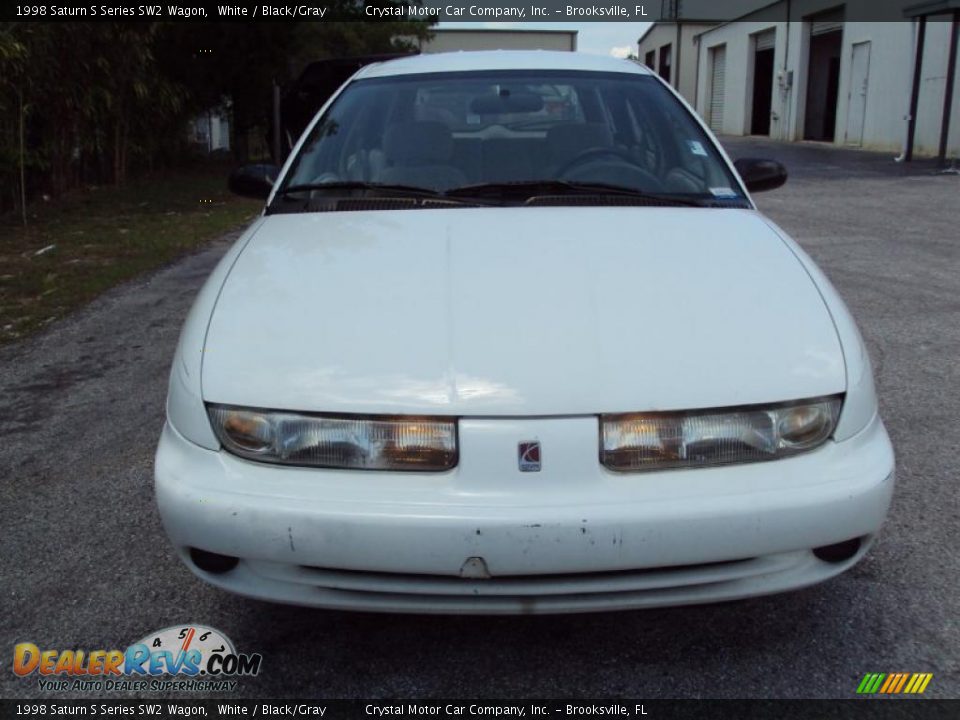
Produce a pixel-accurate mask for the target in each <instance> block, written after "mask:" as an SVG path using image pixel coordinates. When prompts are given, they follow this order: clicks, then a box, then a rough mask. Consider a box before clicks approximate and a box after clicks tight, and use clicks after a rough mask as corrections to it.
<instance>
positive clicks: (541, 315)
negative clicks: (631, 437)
mask: <svg viewBox="0 0 960 720" xmlns="http://www.w3.org/2000/svg"><path fill="white" fill-rule="evenodd" d="M844 383H845V373H844V363H843V354H842V350H841V347H840V344H839V340H838V338H837V333H836V331H835V329H834V325H833V322H832V319H831V317H830V314H829V313H828V311H827V309H826V306H825V305H824V302H823V300H822V298H821V296H820V294H819V291H818V289H817V287H816V286H815V285H814V284H813V282H812V280H811V279H810V277H809V275H808V274H807V272H806V271H805V270H804V268H803V267H802V266H801V264H800V262H799V261H798V260H797V259H796V257H795V256H794V255H793V253H792V252H791V251H790V250H789V248H788V247H787V246H786V245H785V244H784V243H783V242H782V241H781V239H780V238H779V237H778V236H777V234H776V233H775V232H774V231H773V229H772V228H771V227H770V226H769V225H768V224H767V223H766V221H765V220H764V219H763V217H762V216H761V215H760V214H759V213H756V212H754V211H749V210H732V209H731V210H711V209H698V208H642V209H638V208H504V209H496V210H493V209H485V208H479V209H478V208H462V209H442V210H406V211H378V212H332V213H308V214H292V215H274V216H269V217H267V218H266V219H265V220H264V223H263V226H262V227H261V228H260V230H259V232H257V233H256V235H255V236H254V238H253V239H252V240H251V241H250V243H249V245H248V246H247V247H246V248H245V249H244V251H243V252H242V253H241V254H240V256H239V258H238V259H237V261H236V263H235V265H234V267H233V269H232V270H231V272H230V274H229V276H228V278H227V280H226V281H225V283H224V286H223V288H222V290H221V293H220V297H219V299H218V301H217V303H216V307H215V309H214V311H213V315H212V317H211V320H210V326H209V329H208V332H207V337H206V343H205V347H204V353H203V370H202V389H203V396H204V399H205V400H207V401H212V402H218V403H228V404H236V405H245V406H251V407H261V408H281V409H290V410H305V411H328V412H352V413H387V414H391V413H424V414H450V415H476V416H483V415H485V416H496V415H505V414H511V415H518V414H519V415H567V414H593V413H600V412H626V411H637V410H666V409H692V408H705V407H721V406H734V405H744V404H753V403H766V402H776V401H782V400H791V399H799V398H805V397H813V396H819V395H827V394H832V393H837V392H842V391H843V390H844Z"/></svg>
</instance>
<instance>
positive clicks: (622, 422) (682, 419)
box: [600, 396, 842, 472]
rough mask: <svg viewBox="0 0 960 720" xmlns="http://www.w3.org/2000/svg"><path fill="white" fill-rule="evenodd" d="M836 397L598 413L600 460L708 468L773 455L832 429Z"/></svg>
mask: <svg viewBox="0 0 960 720" xmlns="http://www.w3.org/2000/svg"><path fill="white" fill-rule="evenodd" d="M841 404H842V399H841V398H840V397H839V396H838V397H829V398H820V399H816V400H805V401H801V402H795V403H789V404H783V405H776V406H765V407H756V406H755V407H749V408H741V409H734V410H706V411H701V410H698V411H694V412H663V413H637V414H629V415H602V416H601V417H600V442H601V447H600V460H601V462H602V463H603V464H604V465H605V466H606V467H608V468H609V469H610V470H618V471H625V472H629V471H639V470H663V469H666V468H690V467H706V466H710V465H722V464H728V463H746V462H757V461H760V460H775V459H777V458H782V457H786V456H789V455H795V454H797V453H801V452H805V451H807V450H812V449H814V448H816V447H818V446H820V445H822V444H823V443H824V442H826V440H827V439H828V438H829V437H830V435H831V434H832V433H833V429H834V426H835V425H836V422H837V417H838V416H839V414H840V405H841Z"/></svg>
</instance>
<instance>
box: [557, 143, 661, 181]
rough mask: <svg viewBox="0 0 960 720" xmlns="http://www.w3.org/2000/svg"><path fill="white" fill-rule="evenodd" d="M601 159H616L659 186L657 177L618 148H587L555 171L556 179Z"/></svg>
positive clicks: (625, 151)
mask: <svg viewBox="0 0 960 720" xmlns="http://www.w3.org/2000/svg"><path fill="white" fill-rule="evenodd" d="M603 157H612V158H616V159H617V160H619V161H620V162H621V163H623V164H624V165H629V166H630V170H631V171H632V172H636V173H638V174H639V175H641V176H642V177H643V178H644V180H646V181H648V182H651V183H652V184H654V185H655V186H659V185H660V184H661V183H660V180H659V179H658V178H657V176H656V175H654V174H653V173H651V172H650V171H649V170H648V169H647V168H645V167H644V166H643V165H641V164H640V163H639V162H638V161H637V160H636V159H635V158H634V157H633V155H631V154H630V153H629V152H628V151H627V150H621V149H620V148H615V147H595V148H588V149H587V150H584V151H583V152H581V153H578V154H577V155H575V156H574V157H573V158H572V159H571V160H569V161H568V162H566V163H564V165H563V166H562V167H561V168H560V169H559V170H557V177H560V178H563V177H565V176H566V175H568V174H569V173H571V172H573V171H574V170H575V169H577V168H579V167H580V166H581V165H588V164H590V163H592V162H596V161H597V159H599V158H603Z"/></svg>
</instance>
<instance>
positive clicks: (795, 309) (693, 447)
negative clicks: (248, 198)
mask: <svg viewBox="0 0 960 720" xmlns="http://www.w3.org/2000/svg"><path fill="white" fill-rule="evenodd" d="M785 178H786V174H785V171H784V169H783V167H782V166H780V165H779V164H778V163H776V162H772V161H767V160H739V161H738V162H737V163H736V164H732V163H731V162H730V161H729V160H728V158H727V157H726V155H725V154H724V152H723V151H722V149H721V148H720V147H719V145H718V144H717V142H716V140H715V139H714V138H713V137H712V136H711V134H710V132H709V131H708V130H707V129H706V128H705V127H704V125H703V124H702V123H701V122H700V121H699V120H698V119H697V117H696V116H695V115H694V114H693V112H692V111H691V110H690V108H689V107H687V106H686V105H685V104H684V102H683V101H682V100H681V99H680V98H679V97H678V96H677V95H676V94H675V93H674V92H673V91H672V90H671V89H670V88H669V87H667V86H666V85H665V84H664V83H663V82H662V81H661V80H660V79H659V78H657V77H656V76H654V75H653V74H652V73H650V72H649V71H648V70H647V69H645V68H643V67H641V66H640V65H638V64H635V63H632V62H628V61H620V60H615V59H612V58H601V57H590V56H586V55H580V54H575V53H550V52H476V53H456V54H451V55H431V56H411V57H407V58H401V59H397V60H392V61H389V62H384V63H379V64H374V65H368V66H366V67H364V68H362V69H361V70H359V71H358V72H357V73H356V74H355V75H354V76H353V77H352V78H350V80H349V81H348V82H347V83H345V85H344V86H343V87H341V88H340V90H339V91H338V92H337V93H335V94H334V96H333V97H332V98H330V100H329V101H328V102H327V103H326V105H325V106H324V107H323V108H322V109H321V110H320V111H319V113H318V114H317V116H316V118H315V119H314V121H313V123H312V124H311V125H310V126H309V127H308V128H307V130H306V131H305V132H304V135H303V137H302V138H301V139H300V142H299V143H298V144H297V145H296V147H295V148H294V149H293V152H292V154H291V156H290V158H289V159H288V160H287V162H286V165H285V166H284V168H283V169H282V170H277V169H276V168H272V169H271V168H270V167H267V166H262V165H261V166H247V167H245V168H241V169H240V170H238V171H236V172H235V173H234V175H233V176H232V178H231V184H232V187H233V188H234V189H235V190H237V191H239V192H241V193H245V194H248V195H258V196H260V197H264V198H266V199H267V203H266V207H265V210H264V212H263V215H262V216H261V217H259V218H258V219H257V220H256V221H255V222H254V223H253V224H252V225H251V226H250V227H249V229H248V230H247V231H246V232H245V233H244V234H243V236H242V237H241V238H240V239H239V240H238V241H237V242H236V244H235V245H234V247H233V248H232V249H231V250H230V251H229V252H228V253H227V254H226V256H225V257H224V258H223V260H222V262H221V263H220V265H219V266H218V267H217V268H216V270H215V271H214V272H213V274H212V275H211V276H210V278H209V280H208V281H207V283H206V285H205V287H204V288H203V290H202V291H201V292H200V294H199V296H198V297H197V299H196V302H195V304H194V306H193V309H192V311H191V312H190V315H189V317H188V318H187V321H186V324H185V326H184V328H183V332H182V335H181V338H180V343H179V346H178V349H177V352H176V357H175V359H174V362H173V369H172V372H171V377H170V389H169V398H168V402H167V423H166V426H165V427H164V430H163V435H162V437H161V439H160V445H159V448H158V451H157V458H156V494H157V502H158V504H159V508H160V513H161V516H162V518H163V522H164V525H165V528H166V530H167V533H168V534H169V536H170V538H171V540H172V542H173V544H174V546H175V547H176V550H177V552H178V553H179V554H180V556H181V557H182V558H183V560H184V562H185V563H186V564H187V565H188V566H189V567H190V569H191V570H193V571H194V572H195V573H196V574H197V575H199V576H200V577H201V578H203V579H204V580H206V581H208V582H210V583H213V584H214V585H217V586H219V587H221V588H223V589H225V590H230V591H233V592H236V593H240V594H242V595H246V596H250V597H254V598H262V599H266V600H273V601H278V602H285V603H296V604H302V605H314V606H320V607H328V608H347V609H357V610H385V611H386V610H389V611H410V612H449V613H456V612H475V613H514V612H573V611H588V610H619V609H626V608H636V607H649V606H660V605H680V604H688V603H698V602H709V601H718V600H729V599H733V598H743V597H748V596H754V595H762V594H766V593H774V592H779V591H782V590H789V589H794V588H800V587H803V586H806V585H810V584H812V583H816V582H819V581H821V580H825V579H827V578H830V577H832V576H834V575H837V574H838V573H841V572H843V571H844V570H846V569H848V568H849V567H851V566H852V565H853V564H854V563H856V562H857V561H858V560H859V559H860V558H861V557H863V554H864V553H865V552H866V551H867V549H868V548H869V546H870V544H871V542H872V541H873V539H874V537H875V535H876V533H877V532H878V530H879V528H880V526H881V524H882V522H883V519H884V516H885V515H886V512H887V508H888V505H889V503H890V497H891V493H892V490H893V483H894V457H893V450H892V448H891V445H890V441H889V439H888V437H887V433H886V431H885V429H884V426H883V424H882V422H881V420H880V417H879V416H878V413H877V398H876V395H875V391H874V385H873V379H872V373H871V368H870V361H869V359H868V357H867V352H866V350H865V348H864V343H863V341H862V339H861V337H860V334H859V332H858V330H857V328H856V326H855V324H854V321H853V319H852V318H851V316H850V313H849V312H848V310H847V308H846V307H845V306H844V303H843V302H842V300H841V299H840V297H839V296H838V294H837V292H836V291H835V290H834V288H833V287H832V286H831V285H830V283H829V282H828V281H827V279H826V278H825V277H824V275H823V273H822V272H821V271H820V270H819V269H818V268H817V267H816V266H815V265H814V263H813V262H812V261H811V260H810V258H809V257H808V256H807V255H806V254H805V253H804V252H803V250H801V249H800V247H798V245H797V244H796V243H794V242H793V241H792V240H791V239H790V238H789V237H787V236H786V234H785V233H784V232H783V231H782V230H780V229H779V228H777V227H776V226H775V225H774V224H773V223H772V222H770V221H769V220H768V219H766V218H765V217H764V216H763V215H762V214H760V213H759V212H758V211H757V209H756V207H755V205H754V203H753V201H752V200H751V197H750V195H749V192H750V191H758V190H764V189H770V188H773V187H776V186H778V185H780V184H782V183H783V181H784V180H785ZM811 211H813V209H811Z"/></svg>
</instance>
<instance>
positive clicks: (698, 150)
mask: <svg viewBox="0 0 960 720" xmlns="http://www.w3.org/2000/svg"><path fill="white" fill-rule="evenodd" d="M687 144H688V145H689V146H690V152H692V153H693V154H694V155H700V156H702V157H707V151H706V150H705V149H704V147H703V144H702V143H701V142H700V141H699V140H690V141H688V143H687Z"/></svg>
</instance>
